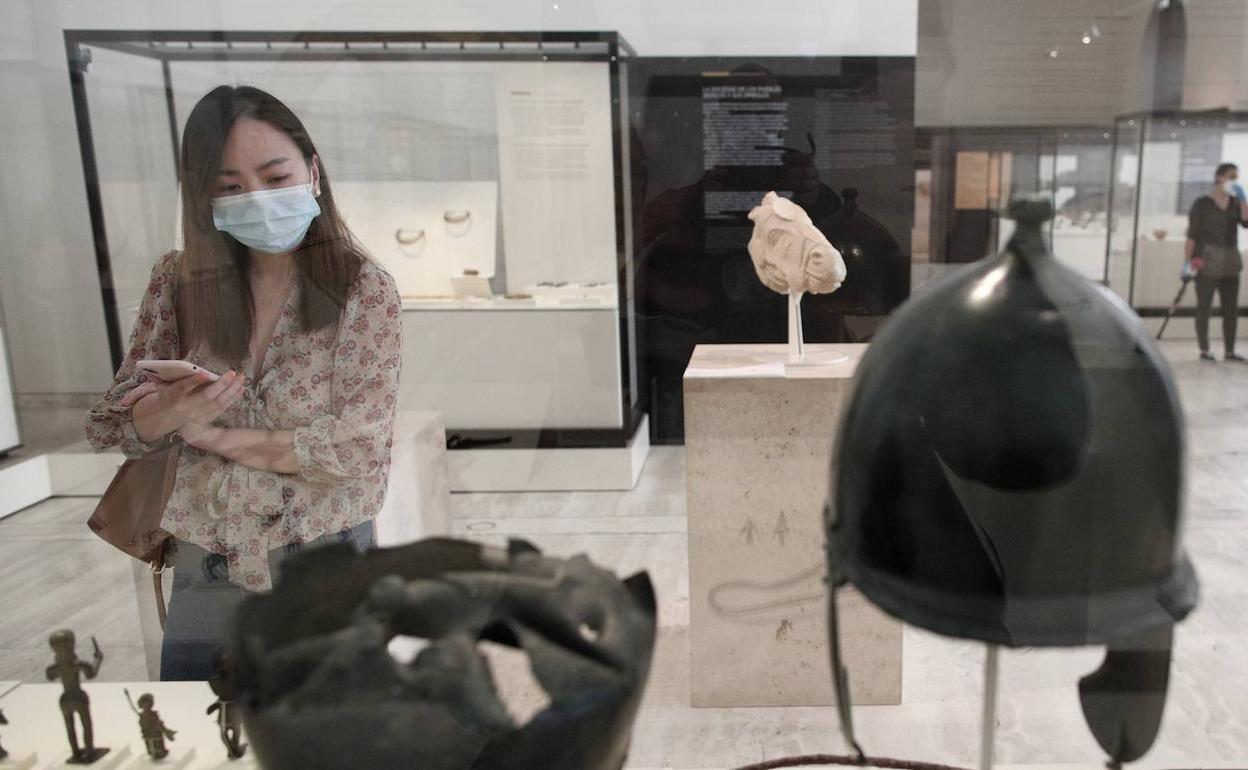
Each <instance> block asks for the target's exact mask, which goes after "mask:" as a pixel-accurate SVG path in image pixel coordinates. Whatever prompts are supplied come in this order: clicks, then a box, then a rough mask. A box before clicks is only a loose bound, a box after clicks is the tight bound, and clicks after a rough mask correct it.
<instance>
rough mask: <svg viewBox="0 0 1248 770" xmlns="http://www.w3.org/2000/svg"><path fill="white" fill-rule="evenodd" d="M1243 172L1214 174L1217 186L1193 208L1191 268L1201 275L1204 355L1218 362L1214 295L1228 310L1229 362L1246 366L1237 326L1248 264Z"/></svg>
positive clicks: (1226, 168) (1229, 169) (1228, 167)
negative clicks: (1212, 330)
mask: <svg viewBox="0 0 1248 770" xmlns="http://www.w3.org/2000/svg"><path fill="white" fill-rule="evenodd" d="M1238 179H1239V169H1238V167H1236V165H1235V164H1234V163H1223V164H1221V165H1220V166H1218V169H1217V171H1216V172H1215V174H1214V188H1213V190H1212V191H1210V192H1209V193H1208V194H1207V195H1202V196H1200V197H1199V198H1197V199H1196V202H1195V203H1193V204H1192V209H1191V211H1190V212H1189V213H1188V215H1187V244H1186V248H1185V253H1184V259H1185V260H1186V262H1187V265H1186V267H1185V270H1187V271H1189V272H1191V273H1194V274H1195V275H1196V339H1197V340H1198V341H1199V343H1200V357H1201V359H1202V360H1204V361H1216V360H1217V359H1216V358H1215V357H1214V355H1213V353H1211V352H1209V314H1210V311H1211V310H1212V309H1213V295H1214V293H1215V292H1216V293H1217V295H1218V304H1219V306H1220V307H1221V309H1222V341H1223V345H1224V346H1225V350H1226V360H1227V361H1239V362H1244V361H1245V360H1248V359H1245V358H1244V357H1243V356H1241V355H1239V354H1237V353H1236V352H1235V326H1236V321H1237V320H1238V317H1239V274H1240V271H1242V270H1243V267H1244V261H1243V258H1242V257H1241V256H1240V253H1239V246H1238V243H1239V231H1238V228H1239V227H1241V226H1242V227H1248V196H1245V195H1244V188H1242V187H1240V186H1239V182H1238Z"/></svg>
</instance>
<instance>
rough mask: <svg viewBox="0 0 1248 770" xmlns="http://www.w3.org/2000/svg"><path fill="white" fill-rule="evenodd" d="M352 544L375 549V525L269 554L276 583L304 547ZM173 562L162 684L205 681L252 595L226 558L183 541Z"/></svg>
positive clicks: (364, 526)
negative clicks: (240, 607)
mask: <svg viewBox="0 0 1248 770" xmlns="http://www.w3.org/2000/svg"><path fill="white" fill-rule="evenodd" d="M330 543H350V544H352V545H353V546H355V547H356V549H358V550H360V551H363V550H364V549H366V548H369V547H371V546H372V545H373V522H371V521H366V522H364V523H363V524H357V525H356V526H354V527H351V528H350V529H344V530H342V531H341V532H335V533H332V534H328V535H322V536H321V537H318V538H317V539H316V540H313V541H312V542H310V543H292V544H290V545H284V546H281V547H279V548H274V549H273V550H271V551H269V570H270V571H271V572H272V574H273V582H274V583H276V582H277V580H278V577H279V575H280V574H281V564H282V562H283V561H285V560H286V559H287V558H289V557H290V556H291V555H292V554H295V553H298V552H299V551H301V550H303V549H304V548H312V547H315V546H318V545H328V544H330ZM177 545H178V550H177V553H176V554H174V557H173V590H172V592H171V593H170V595H169V614H168V617H167V618H166V619H165V635H164V639H163V641H162V642H161V646H160V680H161V681H162V682H169V681H185V680H193V681H203V680H205V679H209V678H211V677H212V674H213V670H212V658H213V654H214V653H215V652H216V650H217V647H219V646H220V645H221V644H222V643H223V642H224V641H225V635H226V631H227V627H228V626H227V624H228V623H229V622H230V621H231V619H232V618H233V617H234V610H235V608H236V607H238V605H239V603H240V602H242V600H243V599H244V598H246V596H247V594H248V593H250V592H249V591H247V590H246V589H244V588H241V587H239V586H236V585H234V584H233V583H231V582H230V578H229V570H228V569H227V567H226V563H225V557H224V556H221V555H220V554H215V553H209V552H208V551H206V550H204V549H203V548H200V547H199V546H197V545H192V544H191V543H187V542H185V541H182V540H179V541H178V544H177Z"/></svg>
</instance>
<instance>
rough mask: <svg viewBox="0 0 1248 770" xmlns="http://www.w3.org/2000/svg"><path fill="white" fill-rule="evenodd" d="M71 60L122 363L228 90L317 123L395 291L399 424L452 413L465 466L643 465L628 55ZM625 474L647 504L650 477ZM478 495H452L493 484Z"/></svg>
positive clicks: (499, 44)
mask: <svg viewBox="0 0 1248 770" xmlns="http://www.w3.org/2000/svg"><path fill="white" fill-rule="evenodd" d="M66 42H67V46H68V48H69V52H70V60H71V63H72V65H73V78H74V86H75V89H74V94H75V97H76V101H75V105H76V108H77V110H78V115H79V138H80V141H81V148H82V154H83V160H84V168H85V172H86V179H87V193H88V200H89V203H90V207H91V213H92V225H93V229H94V232H95V244H96V252H97V253H96V264H97V266H98V269H99V272H100V276H101V287H102V289H103V298H104V310H105V317H106V319H107V323H108V329H109V338H110V345H111V347H112V351H113V356H114V360H115V361H117V360H120V354H121V350H122V347H121V346H122V339H123V338H124V336H125V335H126V334H127V333H128V332H129V329H130V327H131V326H132V324H133V322H134V319H135V317H136V314H137V312H138V306H139V300H140V299H141V297H142V296H143V292H144V290H145V288H146V286H147V281H148V276H149V273H150V270H151V265H152V264H153V262H154V260H155V259H156V257H158V256H159V255H160V254H162V253H164V252H165V251H167V250H168V249H169V248H170V247H172V246H174V245H175V242H176V234H177V232H178V226H177V212H176V211H175V210H174V204H173V202H174V201H176V199H177V194H176V192H177V187H176V185H177V180H176V173H177V172H176V169H177V162H176V159H177V156H178V139H179V135H180V133H181V131H182V126H183V123H184V121H185V118H186V115H187V114H188V112H189V111H190V109H191V107H192V106H193V105H194V103H195V102H196V101H197V100H198V99H199V98H200V96H201V95H202V94H204V93H205V92H207V91H208V90H209V89H210V88H211V86H212V84H214V83H220V82H230V83H263V84H264V85H265V87H266V89H268V90H270V91H271V92H272V93H274V94H275V95H277V96H278V97H279V98H284V99H288V101H289V104H290V106H291V107H292V109H294V110H295V111H296V112H297V113H298V114H300V115H302V116H304V120H305V122H306V124H307V125H308V130H309V132H310V133H311V134H312V135H313V136H315V137H317V141H318V145H319V147H320V150H321V155H322V156H323V157H322V164H323V165H324V167H325V169H326V171H327V173H328V174H332V175H333V176H332V179H333V184H334V191H335V198H336V200H337V202H338V206H339V208H340V209H341V211H342V213H343V215H344V217H345V220H346V223H347V225H348V226H349V227H350V228H351V231H352V233H353V234H354V235H355V236H356V238H357V239H358V240H359V241H360V242H361V243H362V244H363V246H364V247H365V248H366V249H367V250H368V251H369V252H370V253H371V254H372V256H373V257H374V258H375V259H376V260H377V261H378V262H380V263H381V265H382V266H384V267H385V268H386V270H387V271H388V272H389V273H390V274H391V275H392V276H393V277H394V279H395V281H396V282H397V284H398V288H399V291H400V293H401V295H402V297H403V310H404V324H403V327H404V356H405V362H404V367H403V381H402V390H401V406H402V407H403V408H412V409H426V410H436V411H439V412H441V413H442V414H443V416H444V420H445V422H446V426H447V431H448V436H450V437H451V441H452V444H453V445H454V446H455V447H456V448H462V449H468V450H470V449H476V448H481V447H489V448H491V449H520V450H541V449H561V448H562V449H568V448H616V449H620V450H627V449H628V447H629V446H630V445H631V444H632V440H633V437H634V436H635V435H636V434H638V427H639V425H640V424H641V422H642V420H643V416H642V414H641V412H640V411H639V410H638V407H637V401H638V394H637V388H636V385H635V383H636V379H637V371H636V363H635V361H636V356H635V354H634V347H635V339H636V334H635V331H634V323H633V317H632V286H631V282H632V275H633V272H632V258H631V253H630V250H631V238H630V232H631V227H632V207H631V202H630V201H629V198H628V195H627V194H626V188H627V180H626V173H625V169H627V168H628V166H629V161H628V156H627V148H626V146H625V145H626V143H625V142H623V141H622V139H621V137H622V133H621V128H620V126H621V125H622V124H621V120H622V114H623V111H624V110H626V109H627V98H626V92H625V90H623V88H622V85H621V84H622V83H623V82H625V77H626V70H627V67H628V60H629V59H630V58H631V56H632V50H631V48H630V47H629V45H628V43H627V42H625V41H623V40H622V39H621V38H619V36H618V35H616V34H614V33H550V34H545V33H543V34H536V33H533V34H530V33H516V34H510V33H499V34H493V33H470V34H462V35H461V34H455V33H429V34H425V33H401V34H399V33H358V32H344V33H335V32H317V33H299V34H292V33H269V32H178V33H163V32H116V31H69V32H67V33H66ZM641 433H643V434H644V433H645V431H642V432H641ZM642 456H643V457H644V454H643V455H642ZM498 457H499V455H498V454H497V453H491V454H490V455H489V458H491V459H497V458H498ZM621 457H632V454H631V453H629V452H627V451H622V452H621ZM485 464H486V465H490V463H485ZM467 465H472V464H471V463H468V464H467ZM467 465H466V466H465V471H464V472H465V473H466V474H469V472H468V471H467ZM476 465H478V466H479V465H481V463H477V464H476ZM627 466H628V467H627V468H626V469H625V470H624V472H623V476H622V477H621V478H623V479H624V482H625V483H626V484H627V486H631V483H632V482H633V481H635V478H636V475H635V471H639V470H640V464H637V463H633V462H632V461H631V460H630V461H629V462H628V463H627ZM525 467H527V464H526V466H525ZM496 473H497V469H495V470H494V471H493V472H492V473H491V475H493V474H496ZM469 476H471V478H468V477H461V476H456V477H455V478H456V481H455V482H454V483H455V484H457V485H459V484H462V485H465V486H468V487H472V488H476V487H477V485H478V484H488V483H490V482H489V481H488V480H487V479H484V478H477V476H476V475H474V474H469ZM499 483H507V484H515V483H519V482H517V481H516V480H514V479H513V480H511V481H507V482H499ZM547 483H572V484H575V482H570V481H565V482H559V481H558V480H555V481H554V482H551V481H549V480H548V482H547ZM614 483H619V482H614Z"/></svg>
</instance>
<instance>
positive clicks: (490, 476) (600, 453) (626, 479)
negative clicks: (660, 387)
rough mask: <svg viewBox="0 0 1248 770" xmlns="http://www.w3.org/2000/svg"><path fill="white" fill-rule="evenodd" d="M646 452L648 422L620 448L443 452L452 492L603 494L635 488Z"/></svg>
mask: <svg viewBox="0 0 1248 770" xmlns="http://www.w3.org/2000/svg"><path fill="white" fill-rule="evenodd" d="M649 454H650V418H649V417H648V416H645V417H642V418H641V420H640V421H639V423H638V425H637V428H636V429H635V430H634V431H633V435H632V438H630V439H629V441H628V443H627V444H626V445H625V446H622V447H587V448H551V449H538V448H535V449H527V448H497V447H489V448H482V449H458V450H455V451H453V452H448V453H447V465H448V466H449V470H450V483H451V491H452V492H583V491H588V492H605V491H613V490H629V489H632V488H633V487H635V486H636V485H637V479H638V477H640V476H641V469H642V467H643V466H645V464H646V457H647V456H648V455H649Z"/></svg>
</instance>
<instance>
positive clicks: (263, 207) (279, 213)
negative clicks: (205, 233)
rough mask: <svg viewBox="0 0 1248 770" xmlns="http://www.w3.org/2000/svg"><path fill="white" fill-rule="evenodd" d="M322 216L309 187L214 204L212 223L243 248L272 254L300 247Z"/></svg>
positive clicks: (244, 195) (229, 198)
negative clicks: (318, 217) (313, 223)
mask: <svg viewBox="0 0 1248 770" xmlns="http://www.w3.org/2000/svg"><path fill="white" fill-rule="evenodd" d="M320 213H321V207H320V205H318V204H317V202H316V197H315V196H314V195H313V194H312V185H310V184H298V185H294V186H292V187H279V188H278V189H276V190H257V191H256V192H248V193H242V194H241V195H229V196H226V197H224V198H213V200H212V223H213V224H214V225H216V228H217V229H218V230H220V231H221V232H223V233H229V234H230V235H232V236H233V237H234V240H236V241H238V242H239V243H241V244H243V245H244V246H249V247H251V248H253V249H255V250H256V251H264V252H268V253H270V254H280V253H281V252H284V251H290V250H291V249H293V248H294V247H296V246H298V245H299V244H300V243H301V242H302V241H303V236H305V235H307V233H308V228H309V227H311V226H312V220H313V219H316V217H317V216H318V215H319V214H320Z"/></svg>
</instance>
